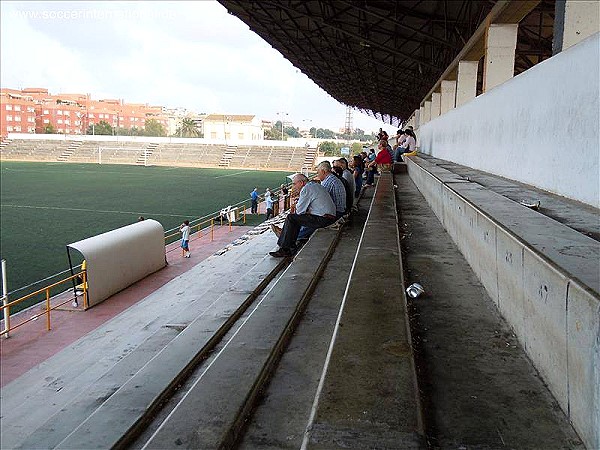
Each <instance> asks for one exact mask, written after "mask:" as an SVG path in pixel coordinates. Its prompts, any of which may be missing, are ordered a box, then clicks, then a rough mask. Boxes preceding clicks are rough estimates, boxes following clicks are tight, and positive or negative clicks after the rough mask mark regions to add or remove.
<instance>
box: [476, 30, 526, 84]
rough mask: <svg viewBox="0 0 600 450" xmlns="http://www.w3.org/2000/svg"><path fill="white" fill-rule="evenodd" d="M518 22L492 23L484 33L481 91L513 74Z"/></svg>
mask: <svg viewBox="0 0 600 450" xmlns="http://www.w3.org/2000/svg"><path fill="white" fill-rule="evenodd" d="M518 30H519V25H518V24H513V23H507V24H492V25H490V26H489V27H488V29H487V30H486V34H485V63H484V65H483V91H484V92H487V91H489V90H490V89H492V88H494V87H495V86H498V85H499V84H502V83H504V82H505V81H508V80H510V79H511V78H512V77H513V76H514V74H515V50H516V48H517V31H518Z"/></svg>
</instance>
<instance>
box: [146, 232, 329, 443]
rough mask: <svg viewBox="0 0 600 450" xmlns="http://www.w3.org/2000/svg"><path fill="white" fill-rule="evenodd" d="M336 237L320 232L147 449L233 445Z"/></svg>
mask: <svg viewBox="0 0 600 450" xmlns="http://www.w3.org/2000/svg"><path fill="white" fill-rule="evenodd" d="M336 236H337V232H336V231H334V230H318V231H317V232H316V233H315V234H314V235H313V237H312V238H311V240H310V241H309V243H308V244H307V245H306V246H305V247H303V248H302V250H301V251H300V253H299V254H298V255H297V256H296V258H295V260H294V263H293V264H292V265H290V267H288V269H287V270H286V271H285V272H284V274H283V275H282V277H281V278H280V279H279V280H278V281H277V284H276V285H275V286H274V287H273V288H272V289H271V290H270V291H269V292H268V293H267V295H266V296H265V297H264V298H263V299H262V300H261V302H260V304H259V305H257V307H256V309H254V310H253V311H252V314H251V315H250V316H249V317H248V319H247V321H246V322H245V323H244V324H243V326H242V327H241V328H240V329H239V330H238V332H237V333H236V334H235V335H234V336H233V337H232V339H231V340H230V341H229V342H228V343H227V346H226V350H224V351H222V353H220V354H219V357H218V358H216V359H215V360H214V361H213V362H212V365H211V367H210V370H209V371H207V372H206V373H204V374H203V376H202V378H201V379H200V380H199V381H198V382H197V383H196V384H195V385H194V387H193V389H192V390H190V391H189V392H188V393H187V395H186V396H185V397H184V399H183V400H182V401H181V402H180V403H179V404H178V405H177V407H176V408H175V409H174V410H173V411H172V412H171V414H170V415H169V417H168V419H167V420H166V421H165V422H163V423H162V425H161V427H160V428H159V429H158V430H157V431H156V432H155V433H154V435H153V436H152V437H151V438H150V439H149V440H148V442H147V443H146V446H147V447H148V448H172V447H175V446H183V447H187V448H217V447H225V448H228V447H230V446H231V445H233V443H234V442H235V441H236V439H237V437H238V435H239V433H240V432H241V429H242V427H243V425H244V423H245V421H246V420H247V418H248V416H249V414H250V412H251V410H252V408H253V407H254V402H255V401H256V400H257V398H258V396H259V394H260V392H261V389H262V388H263V387H264V384H265V383H266V382H267V380H268V379H269V378H270V376H271V374H272V372H273V370H274V369H275V368H276V364H277V361H278V359H279V356H280V354H281V353H282V352H283V351H284V349H285V346H286V345H287V341H288V340H289V338H290V336H291V333H293V331H294V329H295V327H296V324H297V322H298V320H299V319H300V317H301V314H302V311H303V310H304V308H305V306H306V302H307V301H308V300H309V299H310V294H311V293H312V290H313V289H314V287H315V283H316V279H318V277H317V278H315V273H317V274H319V273H321V272H322V270H323V269H324V267H325V266H326V264H327V260H328V259H329V257H330V255H331V253H332V251H333V248H334V247H335V243H336V240H337V239H336ZM225 393H227V394H225ZM198 405H203V406H202V407H201V408H199V407H198ZM198 430H202V432H201V433H198Z"/></svg>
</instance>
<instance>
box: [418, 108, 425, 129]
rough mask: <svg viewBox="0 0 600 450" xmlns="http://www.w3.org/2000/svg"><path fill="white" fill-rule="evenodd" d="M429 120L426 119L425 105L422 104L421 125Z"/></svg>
mask: <svg viewBox="0 0 600 450" xmlns="http://www.w3.org/2000/svg"><path fill="white" fill-rule="evenodd" d="M426 123H427V120H425V106H424V105H421V107H420V108H419V126H421V125H425V124H426Z"/></svg>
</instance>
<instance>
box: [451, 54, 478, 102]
mask: <svg viewBox="0 0 600 450" xmlns="http://www.w3.org/2000/svg"><path fill="white" fill-rule="evenodd" d="M478 65H479V62H478V61H459V62H458V78H457V80H456V106H457V107H459V106H460V105H463V104H465V103H467V102H468V101H469V100H471V99H474V98H475V96H476V94H477V66H478Z"/></svg>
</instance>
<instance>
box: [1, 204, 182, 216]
mask: <svg viewBox="0 0 600 450" xmlns="http://www.w3.org/2000/svg"><path fill="white" fill-rule="evenodd" d="M0 207H2V208H28V209H53V210H58V211H83V212H92V213H113V214H137V215H144V216H169V217H191V216H193V214H167V213H149V212H140V211H112V210H102V209H86V208H62V207H60V206H32V205H11V204H7V203H3V204H1V205H0Z"/></svg>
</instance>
